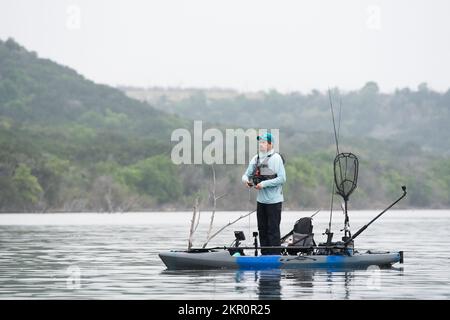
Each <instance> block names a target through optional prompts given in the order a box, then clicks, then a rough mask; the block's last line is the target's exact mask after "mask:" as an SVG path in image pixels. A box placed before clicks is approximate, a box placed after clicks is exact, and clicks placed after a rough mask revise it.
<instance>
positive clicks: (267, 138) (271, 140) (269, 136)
mask: <svg viewBox="0 0 450 320" xmlns="http://www.w3.org/2000/svg"><path fill="white" fill-rule="evenodd" d="M256 139H258V141H259V140H264V141H267V142H268V143H274V142H275V139H274V138H273V135H272V134H271V133H269V132H266V133H264V134H263V135H262V136H257V137H256Z"/></svg>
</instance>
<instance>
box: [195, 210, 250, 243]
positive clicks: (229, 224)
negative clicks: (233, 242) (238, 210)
mask: <svg viewBox="0 0 450 320" xmlns="http://www.w3.org/2000/svg"><path fill="white" fill-rule="evenodd" d="M255 211H256V210H253V211H250V212H249V213H246V214H244V215H241V216H240V217H238V218H237V219H235V220H234V221H232V222H229V223H228V224H226V225H225V226H223V227H222V228H220V229H219V230H218V231H217V232H215V233H214V234H212V235H211V236H210V237H208V239H207V240H206V242H205V243H204V244H203V247H202V248H206V245H207V244H208V242H209V241H211V239H212V238H214V237H215V236H217V235H218V234H219V233H220V232H222V231H223V230H225V229H226V228H228V227H229V226H231V225H232V224H234V223H236V222H238V221H239V220H241V219H243V218H245V217H248V216H249V215H251V214H252V213H253V212H255Z"/></svg>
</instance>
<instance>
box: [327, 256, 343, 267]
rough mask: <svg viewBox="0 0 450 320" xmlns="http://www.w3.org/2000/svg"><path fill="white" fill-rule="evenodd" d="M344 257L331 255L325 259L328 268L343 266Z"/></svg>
mask: <svg viewBox="0 0 450 320" xmlns="http://www.w3.org/2000/svg"><path fill="white" fill-rule="evenodd" d="M344 261H345V257H344V256H339V255H332V256H328V257H327V264H328V265H330V266H340V265H342V264H344Z"/></svg>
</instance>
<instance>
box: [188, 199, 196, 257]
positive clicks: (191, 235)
mask: <svg viewBox="0 0 450 320" xmlns="http://www.w3.org/2000/svg"><path fill="white" fill-rule="evenodd" d="M197 207H198V198H195V202H194V212H193V213H192V220H191V229H190V231H189V240H188V250H191V248H192V238H193V235H194V232H195V230H194V224H195V220H196V219H195V218H196V215H197Z"/></svg>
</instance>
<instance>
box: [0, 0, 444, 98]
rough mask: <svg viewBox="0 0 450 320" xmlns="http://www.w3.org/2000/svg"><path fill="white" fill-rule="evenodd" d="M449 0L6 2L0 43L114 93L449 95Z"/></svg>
mask: <svg viewBox="0 0 450 320" xmlns="http://www.w3.org/2000/svg"><path fill="white" fill-rule="evenodd" d="M449 16H450V1H448V0H428V1H422V0H405V1H400V0H388V1H379V0H378V1H376V0H373V1H365V0H354V1H351V0H341V1H336V0H330V1H328V0H323V1H318V0H314V1H313V0H311V1H299V0H297V1H283V0H276V1H262V0H256V1H250V0H239V1H235V0H224V1H214V0H191V1H188V0H162V1H151V0H147V1H145V0H143V1H137V0H128V1H122V0H120V1H119V0H116V1H111V0H110V1H98V0H86V1H79V0H73V1H65V0H46V1H33V0H28V1H23V0H20V1H19V0H0V38H1V39H2V40H6V39H7V38H8V37H13V38H15V39H16V40H17V41H18V42H19V43H21V44H22V45H24V46H25V47H26V48H27V49H29V50H33V51H36V52H37V53H38V55H39V56H41V57H45V58H50V59H52V60H54V61H56V62H58V63H61V64H64V65H67V66H69V67H72V68H74V69H76V70H77V71H78V72H79V73H81V74H83V75H84V76H86V77H87V78H89V79H92V80H94V81H96V82H100V83H105V84H110V85H133V86H145V87H147V86H182V87H226V88H235V89H238V90H242V91H248V90H250V91H255V90H267V89H270V88H275V89H277V90H279V91H282V92H286V91H294V90H300V91H303V92H307V91H309V90H311V89H313V88H317V89H320V90H323V89H326V88H327V87H329V86H330V87H334V86H338V87H340V88H342V89H344V90H351V89H358V88H360V87H362V86H363V85H364V84H365V83H366V82H367V81H376V82H377V83H378V84H379V85H380V88H381V90H382V91H392V90H394V89H395V88H403V87H406V86H408V87H410V88H414V89H415V88H417V85H418V84H420V83H421V82H427V83H428V84H429V86H430V87H431V88H433V89H436V90H440V91H445V90H447V89H448V88H449V87H450V18H449Z"/></svg>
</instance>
